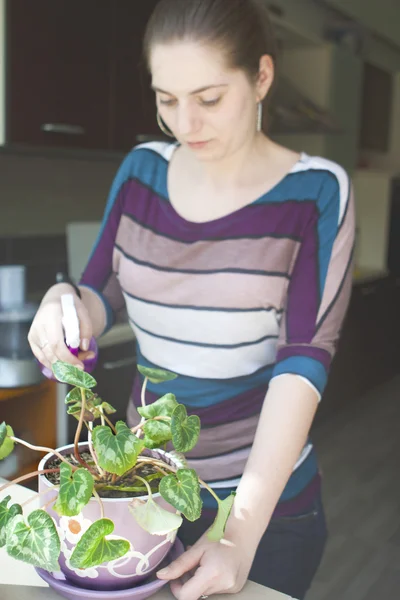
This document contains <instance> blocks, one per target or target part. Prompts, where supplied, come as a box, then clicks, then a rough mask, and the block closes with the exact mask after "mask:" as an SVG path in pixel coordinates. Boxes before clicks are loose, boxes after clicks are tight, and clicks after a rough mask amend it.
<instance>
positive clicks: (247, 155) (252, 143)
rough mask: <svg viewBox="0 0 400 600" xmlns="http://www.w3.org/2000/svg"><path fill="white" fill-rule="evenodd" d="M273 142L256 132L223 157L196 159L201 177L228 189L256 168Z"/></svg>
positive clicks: (213, 184)
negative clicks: (204, 160)
mask: <svg viewBox="0 0 400 600" xmlns="http://www.w3.org/2000/svg"><path fill="white" fill-rule="evenodd" d="M271 145H272V142H271V141H270V140H269V139H268V138H266V137H265V136H264V135H263V134H260V133H256V134H255V135H254V136H253V137H251V138H249V139H248V140H246V142H245V143H243V144H241V146H240V147H239V148H238V149H237V150H235V151H233V152H231V153H229V154H227V155H226V156H224V157H222V158H221V159H220V160H215V161H210V162H199V161H196V163H197V164H196V168H198V169H199V171H201V178H202V180H203V181H207V183H208V184H209V185H211V186H212V187H214V188H215V189H226V188H230V187H235V186H237V185H240V184H241V183H243V182H244V181H246V180H247V179H248V176H249V175H250V174H251V173H250V172H252V171H253V168H256V166H257V164H258V160H257V159H258V158H259V157H260V156H261V155H262V156H265V154H266V152H268V149H270V146H271Z"/></svg>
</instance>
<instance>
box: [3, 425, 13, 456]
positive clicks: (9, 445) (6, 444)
mask: <svg viewBox="0 0 400 600" xmlns="http://www.w3.org/2000/svg"><path fill="white" fill-rule="evenodd" d="M3 425H5V423H2V424H1V427H2V431H3V433H2V437H4V440H3V443H2V444H0V460H3V459H4V458H7V456H9V455H10V454H11V452H12V451H13V450H14V446H15V444H14V442H13V441H12V440H10V437H14V431H13V430H12V427H10V425H5V427H6V435H5V436H4V428H3Z"/></svg>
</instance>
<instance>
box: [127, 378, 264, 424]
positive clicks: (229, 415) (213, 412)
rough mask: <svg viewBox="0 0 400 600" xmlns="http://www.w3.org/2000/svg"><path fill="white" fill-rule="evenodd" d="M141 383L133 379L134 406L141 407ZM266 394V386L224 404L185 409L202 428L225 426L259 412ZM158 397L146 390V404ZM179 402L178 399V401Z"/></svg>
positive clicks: (137, 379) (244, 393)
mask: <svg viewBox="0 0 400 600" xmlns="http://www.w3.org/2000/svg"><path fill="white" fill-rule="evenodd" d="M141 385H142V384H141V381H140V378H139V377H135V381H134V384H133V391H132V398H133V402H134V404H135V406H141V400H140V392H141ZM266 393H267V388H266V386H261V387H258V388H255V389H253V390H248V391H246V392H243V393H242V394H239V395H237V396H234V397H233V398H228V400H225V401H224V402H220V403H219V404H214V405H213V406H207V407H205V408H200V407H195V408H189V407H188V409H187V412H188V415H191V414H196V415H197V416H199V417H200V420H201V426H202V428H205V427H216V426H217V425H225V424H226V423H233V422H235V421H241V420H242V419H247V418H248V417H252V416H253V415H255V414H259V413H260V412H261V408H262V405H263V402H264V398H265V394H266ZM158 398H159V396H157V394H154V393H153V392H150V391H149V390H146V402H147V404H151V403H153V402H155V401H156V400H157V399H158ZM178 400H179V399H178Z"/></svg>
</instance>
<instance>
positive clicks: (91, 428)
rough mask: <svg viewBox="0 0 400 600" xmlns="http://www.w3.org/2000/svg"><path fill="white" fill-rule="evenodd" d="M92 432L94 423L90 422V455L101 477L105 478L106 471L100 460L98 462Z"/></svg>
mask: <svg viewBox="0 0 400 600" xmlns="http://www.w3.org/2000/svg"><path fill="white" fill-rule="evenodd" d="M92 431H93V423H92V422H91V421H90V422H89V431H88V444H89V451H90V454H91V455H92V458H93V460H94V463H95V465H96V467H97V469H98V471H99V474H100V477H104V471H103V469H102V468H101V467H100V465H99V463H98V460H97V456H96V453H95V451H94V449H93V441H92Z"/></svg>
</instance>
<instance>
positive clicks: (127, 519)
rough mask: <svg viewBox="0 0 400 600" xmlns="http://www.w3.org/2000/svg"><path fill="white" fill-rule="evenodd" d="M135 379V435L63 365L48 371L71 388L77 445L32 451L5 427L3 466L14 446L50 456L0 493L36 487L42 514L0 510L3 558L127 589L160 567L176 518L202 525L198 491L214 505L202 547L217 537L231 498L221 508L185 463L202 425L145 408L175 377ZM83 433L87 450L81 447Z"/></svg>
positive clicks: (169, 405) (159, 404)
mask: <svg viewBox="0 0 400 600" xmlns="http://www.w3.org/2000/svg"><path fill="white" fill-rule="evenodd" d="M138 369H139V371H140V373H141V374H142V376H143V387H142V394H141V401H142V402H141V404H142V406H141V407H140V408H139V409H138V412H139V414H140V417H141V421H140V424H139V425H138V426H137V427H135V428H133V429H130V428H129V427H128V426H127V424H126V423H124V422H123V421H118V422H117V423H116V424H115V425H114V424H113V423H112V422H111V420H110V415H112V414H113V412H115V410H114V409H113V407H112V406H111V405H110V404H109V403H108V402H106V401H104V400H103V399H101V398H99V397H98V395H97V394H96V393H95V392H94V388H95V386H96V381H95V379H94V378H93V377H92V376H91V375H89V374H88V373H85V372H83V371H81V370H80V369H77V368H76V367H73V366H71V365H69V364H67V363H63V362H57V363H55V364H54V365H53V372H54V375H55V377H56V379H57V380H58V381H60V382H62V383H66V384H68V385H70V386H72V389H71V390H70V391H69V393H68V394H67V396H66V398H65V403H66V405H67V407H68V409H67V412H68V414H69V415H72V416H73V417H75V418H76V419H77V428H76V435H75V442H74V444H71V445H70V446H66V447H64V448H59V449H56V450H51V449H48V448H42V447H36V446H32V445H30V444H27V443H26V442H24V441H23V440H20V439H18V438H16V437H15V435H14V432H13V430H12V427H11V426H10V425H7V424H6V423H4V422H3V423H2V424H1V425H0V460H2V459H4V458H6V457H7V456H8V455H9V454H10V453H11V452H12V450H13V448H14V445H15V444H18V443H19V444H24V445H26V446H28V447H30V448H33V449H35V450H38V451H40V452H48V454H47V455H46V456H44V458H43V459H42V460H41V462H40V464H39V467H38V471H35V472H33V473H29V474H28V475H25V476H23V477H19V478H18V479H16V480H14V481H12V482H9V483H7V484H5V485H3V486H2V487H0V492H4V491H5V490H6V489H7V487H9V486H10V485H12V484H13V483H19V482H21V481H23V480H26V479H29V478H32V477H36V476H38V477H39V498H40V508H39V509H37V510H34V511H33V512H31V513H30V514H29V515H28V517H25V516H24V514H23V510H22V507H21V506H20V505H19V504H12V503H11V497H10V496H5V497H4V498H3V500H0V547H4V548H5V550H6V552H7V553H8V554H9V555H10V556H12V557H14V558H16V559H17V560H22V561H24V562H26V563H29V564H31V565H33V566H35V567H37V568H39V569H42V570H45V571H48V572H50V573H53V572H56V571H59V570H60V569H61V571H62V573H63V574H64V576H65V578H66V579H67V580H69V581H71V582H72V583H73V584H74V585H78V586H80V587H82V588H89V589H95V590H119V589H126V588H132V587H134V586H137V585H139V584H140V583H141V582H142V581H143V579H145V578H147V577H148V576H149V575H150V574H151V573H152V572H153V571H154V570H155V569H156V568H157V566H158V565H159V564H160V563H161V561H162V560H163V559H164V558H165V557H166V555H167V554H168V552H169V551H170V550H171V548H172V546H173V544H174V542H175V538H176V536H177V532H178V530H179V527H180V525H181V523H182V520H183V518H186V519H188V520H189V521H195V520H197V519H198V518H199V517H200V515H201V510H202V500H201V495H200V490H201V487H204V488H206V489H207V490H208V491H209V493H211V494H212V495H213V496H214V498H215V500H216V501H217V503H218V513H217V516H216V519H215V521H214V524H213V526H212V527H211V529H210V530H209V531H208V537H209V538H210V539H211V540H215V541H218V540H220V539H221V538H222V537H223V534H224V530H225V525H226V521H227V519H228V516H229V513H230V511H231V508H232V504H233V499H234V494H232V495H231V496H229V497H228V498H226V499H225V500H223V501H221V500H220V499H219V498H218V497H217V496H216V494H215V493H214V491H213V490H212V489H211V488H210V487H209V486H207V484H205V483H204V482H203V481H201V479H200V478H199V477H198V475H197V473H196V471H195V470H193V469H190V468H188V466H187V464H186V461H185V458H184V454H185V453H186V452H188V451H190V450H191V449H192V448H194V447H195V445H196V443H197V441H198V438H199V434H200V419H199V417H197V416H194V415H192V416H189V417H188V415H187V412H186V408H185V406H183V405H182V404H179V403H178V402H177V399H176V397H175V396H174V395H173V394H166V395H165V396H163V397H162V398H160V399H159V400H157V401H156V402H153V403H152V404H149V405H146V401H145V395H146V386H147V383H148V381H151V382H153V383H160V382H164V381H169V380H172V379H174V378H175V377H176V375H175V374H173V373H170V372H168V371H163V370H159V369H148V368H145V367H142V366H139V367H138ZM96 422H97V423H96ZM83 428H85V430H86V432H87V441H84V442H79V439H80V436H81V432H82V430H83ZM168 444H169V445H170V446H172V450H171V451H167V450H166V448H167V445H168ZM2 496H3V495H2Z"/></svg>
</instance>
